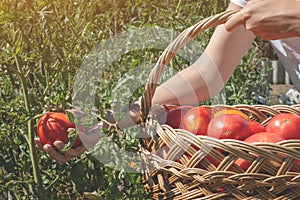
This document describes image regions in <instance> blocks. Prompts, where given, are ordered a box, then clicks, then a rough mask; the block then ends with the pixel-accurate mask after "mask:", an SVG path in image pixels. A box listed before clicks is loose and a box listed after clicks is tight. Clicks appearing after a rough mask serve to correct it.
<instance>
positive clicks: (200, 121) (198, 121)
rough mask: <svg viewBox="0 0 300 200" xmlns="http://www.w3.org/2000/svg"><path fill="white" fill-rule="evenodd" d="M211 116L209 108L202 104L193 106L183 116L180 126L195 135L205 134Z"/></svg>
mask: <svg viewBox="0 0 300 200" xmlns="http://www.w3.org/2000/svg"><path fill="white" fill-rule="evenodd" d="M212 116H213V115H212V112H211V109H210V108H207V107H203V106H197V107H194V108H192V109H190V110H189V111H188V112H186V113H185V115H184V116H183V119H182V128H183V129H185V130H187V131H189V132H191V133H194V134H196V135H206V134H207V127H208V124H209V122H210V120H211V119H212Z"/></svg>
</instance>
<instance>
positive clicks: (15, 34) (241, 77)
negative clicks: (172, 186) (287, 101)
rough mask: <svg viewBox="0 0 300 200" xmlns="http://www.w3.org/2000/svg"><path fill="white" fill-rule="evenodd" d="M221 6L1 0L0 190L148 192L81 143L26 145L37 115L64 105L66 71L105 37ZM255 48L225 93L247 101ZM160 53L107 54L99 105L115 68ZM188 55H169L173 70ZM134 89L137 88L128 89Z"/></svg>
mask: <svg viewBox="0 0 300 200" xmlns="http://www.w3.org/2000/svg"><path fill="white" fill-rule="evenodd" d="M226 6H227V1H219V0H213V1H211V0H203V1H196V2H195V1H191V0H187V1H181V0H178V1H150V0H145V1H137V0H130V1H121V0H113V1H96V0H90V1H86V0H75V1H71V0H66V1H59V0H52V1H48V0H26V1H25V0H24V1H19V0H3V1H1V2H0V48H1V51H0V75H1V76H0V116H1V117H0V177H1V178H0V198H1V199H27V198H28V199H45V198H47V199H93V198H95V199H147V198H148V196H147V193H146V192H145V191H144V190H143V187H142V186H141V177H140V175H139V174H135V173H128V172H122V171H118V170H115V169H112V168H109V167H107V166H104V165H103V164H102V163H100V162H99V161H98V160H96V159H95V158H94V157H93V156H91V155H90V154H88V153H86V154H84V155H82V156H81V157H79V158H74V159H73V160H71V161H70V162H68V163H65V164H61V163H58V162H56V161H54V160H52V159H51V158H49V156H48V155H46V154H45V153H44V152H42V151H39V150H37V151H35V150H34V149H32V148H31V147H32V145H33V142H32V139H33V137H34V134H36V133H35V131H34V128H35V127H33V125H34V124H35V122H36V118H35V116H36V115H38V114H40V113H42V112H44V111H47V110H65V109H67V108H71V107H72V101H71V93H72V91H73V87H74V85H73V83H74V75H75V74H76V72H77V70H78V69H79V68H80V66H81V64H82V62H83V59H84V58H85V56H86V55H87V54H88V53H90V52H91V51H92V50H93V49H94V48H95V47H96V46H97V45H98V44H99V43H101V42H102V41H104V40H105V39H108V38H110V37H112V36H114V35H116V34H118V33H121V32H122V31H127V30H130V29H131V28H141V27H161V28H166V29H174V31H176V32H181V31H183V30H184V29H186V28H187V27H189V26H191V25H193V24H195V23H196V22H198V21H199V20H201V19H203V18H205V17H208V16H211V15H213V14H216V13H219V12H221V11H223V10H224V9H225V7H226ZM212 32H213V29H212V30H208V31H206V32H205V33H201V34H200V35H199V36H198V37H197V38H195V39H196V40H197V41H199V44H200V46H202V47H205V46H206V45H207V43H208V41H209V38H210V36H211V34H212ZM259 51H260V50H259V49H258V47H256V48H253V50H252V51H250V52H249V53H248V54H247V55H246V56H245V58H244V59H243V61H242V63H241V65H240V66H239V68H238V69H237V71H236V73H235V74H234V76H233V79H231V80H230V81H229V83H228V86H226V91H228V95H227V96H228V102H229V103H232V104H235V103H251V101H249V99H250V96H249V94H250V93H251V91H256V90H257V88H258V86H259V82H261V81H262V80H258V79H257V74H261V72H262V71H263V70H264V69H259V70H257V68H256V67H255V66H256V64H257V63H255V59H253V58H254V57H255V56H257V54H258V53H259ZM108 53H113V52H108ZM160 53H161V51H160V50H156V51H148V52H147V51H135V52H130V53H128V54H127V55H126V56H124V57H122V58H120V59H119V60H118V62H115V63H112V65H111V66H110V67H109V68H108V69H107V70H106V71H105V72H104V73H103V74H102V75H101V78H102V80H103V81H104V82H105V84H103V86H102V85H101V87H99V88H98V89H97V95H98V96H97V97H98V99H97V100H98V101H97V102H99V103H98V104H97V108H98V109H99V110H100V111H101V110H104V109H107V108H110V106H111V103H112V102H113V99H112V95H113V94H112V88H114V86H115V85H116V83H117V81H118V79H119V77H120V76H122V75H123V74H124V73H125V72H128V71H130V70H133V69H134V68H135V66H136V65H138V64H139V63H143V62H145V61H147V62H150V63H154V62H155V61H156V60H157V59H158V57H159V55H160ZM188 64H189V63H186V62H185V61H183V60H182V59H180V58H178V57H175V58H174V59H173V60H172V62H171V63H170V65H171V66H172V67H174V68H175V69H177V70H178V69H182V68H183V67H185V66H187V65H188ZM248 66H250V67H248ZM237 86H239V87H237ZM142 92H143V88H138V89H137V91H136V94H135V95H136V96H138V95H140V94H141V93H142ZM113 141H115V142H116V144H118V146H120V147H121V148H124V149H126V150H130V151H133V152H134V151H137V141H136V137H134V136H128V135H127V136H126V135H123V136H118V137H116V136H114V137H113ZM33 157H34V158H33ZM35 158H36V160H35ZM35 164H37V166H35ZM39 178H40V180H39Z"/></svg>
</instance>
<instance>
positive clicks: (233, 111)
mask: <svg viewBox="0 0 300 200" xmlns="http://www.w3.org/2000/svg"><path fill="white" fill-rule="evenodd" d="M230 114H235V115H240V116H242V117H243V118H245V119H246V120H250V118H249V117H248V115H246V114H245V113H243V112H242V111H240V110H237V109H233V108H228V109H223V110H220V111H217V112H216V113H215V114H214V117H218V116H220V115H230Z"/></svg>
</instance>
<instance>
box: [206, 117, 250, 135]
mask: <svg viewBox="0 0 300 200" xmlns="http://www.w3.org/2000/svg"><path fill="white" fill-rule="evenodd" d="M207 135H208V136H210V137H214V138H218V139H236V140H243V139H245V138H246V137H248V136H249V135H251V132H250V127H249V122H248V120H246V119H245V118H243V117H242V116H240V115H236V114H226V115H220V116H218V117H215V118H213V119H212V120H211V122H210V123H209V125H208V129H207Z"/></svg>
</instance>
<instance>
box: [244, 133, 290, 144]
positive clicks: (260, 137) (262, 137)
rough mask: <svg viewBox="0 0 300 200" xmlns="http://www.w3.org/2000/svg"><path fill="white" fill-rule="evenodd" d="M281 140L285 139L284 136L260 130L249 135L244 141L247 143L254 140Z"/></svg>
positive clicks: (271, 141) (272, 141) (273, 141)
mask: <svg viewBox="0 0 300 200" xmlns="http://www.w3.org/2000/svg"><path fill="white" fill-rule="evenodd" d="M283 140H285V138H284V137H282V136H281V135H278V134H276V133H271V132H267V131H266V132H260V133H255V134H253V135H250V136H249V137H247V138H246V139H245V140H244V141H245V142H248V143H255V142H270V143H277V142H280V141H283Z"/></svg>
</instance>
